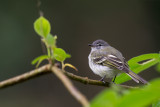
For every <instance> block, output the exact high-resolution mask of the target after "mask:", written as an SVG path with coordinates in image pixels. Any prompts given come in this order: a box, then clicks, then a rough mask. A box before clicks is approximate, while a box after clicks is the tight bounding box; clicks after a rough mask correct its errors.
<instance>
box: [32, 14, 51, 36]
mask: <svg viewBox="0 0 160 107" xmlns="http://www.w3.org/2000/svg"><path fill="white" fill-rule="evenodd" d="M34 30H35V31H36V33H37V34H38V35H40V36H41V37H43V38H46V37H47V35H48V34H49V33H50V31H51V26H50V23H49V21H48V20H47V19H46V18H44V17H43V16H41V17H39V18H38V19H37V20H36V21H35V22H34Z"/></svg>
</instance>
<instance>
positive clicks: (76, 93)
mask: <svg viewBox="0 0 160 107" xmlns="http://www.w3.org/2000/svg"><path fill="white" fill-rule="evenodd" d="M52 72H53V73H54V74H55V75H56V76H57V77H58V78H59V79H60V80H61V81H62V82H63V84H64V86H65V87H66V88H67V89H68V91H69V92H70V93H71V94H72V95H73V96H74V97H75V98H76V99H77V100H78V101H79V102H80V103H81V104H82V105H83V107H89V102H88V100H87V99H86V97H85V96H84V95H83V94H82V93H81V92H80V91H78V90H77V89H76V88H75V87H74V86H73V84H72V82H71V81H70V80H69V79H68V78H67V77H66V75H64V73H63V72H62V70H60V69H58V68H57V67H55V66H53V67H52Z"/></svg>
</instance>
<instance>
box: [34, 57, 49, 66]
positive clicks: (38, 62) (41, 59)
mask: <svg viewBox="0 0 160 107" xmlns="http://www.w3.org/2000/svg"><path fill="white" fill-rule="evenodd" d="M48 58H49V57H48V55H41V56H39V57H37V58H35V59H34V60H33V61H32V62H31V63H32V65H34V64H36V63H37V65H36V67H38V66H39V64H40V63H41V62H42V61H43V60H45V59H48Z"/></svg>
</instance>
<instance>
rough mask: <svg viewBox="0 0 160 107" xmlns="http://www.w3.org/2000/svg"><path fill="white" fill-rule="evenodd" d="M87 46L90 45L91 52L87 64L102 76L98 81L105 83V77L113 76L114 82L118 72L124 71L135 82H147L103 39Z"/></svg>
mask: <svg viewBox="0 0 160 107" xmlns="http://www.w3.org/2000/svg"><path fill="white" fill-rule="evenodd" d="M89 46H91V52H90V54H89V56H88V60H89V66H90V68H91V70H92V71H93V72H94V73H95V74H97V75H99V76H101V77H102V79H101V80H100V81H102V82H104V83H105V81H104V79H105V78H113V82H114V81H115V79H116V76H117V75H118V74H120V73H126V74H127V75H128V76H130V77H131V78H132V79H133V80H134V81H135V82H137V83H139V82H142V83H143V84H147V83H148V82H147V81H146V80H144V79H143V78H141V77H140V76H138V75H137V74H136V73H134V72H132V71H131V70H130V69H129V66H128V64H127V62H126V61H125V58H124V57H123V56H122V54H121V52H119V51H118V50H117V49H115V48H114V47H111V46H110V45H109V44H108V43H107V42H105V41H104V40H96V41H94V42H93V43H92V44H89Z"/></svg>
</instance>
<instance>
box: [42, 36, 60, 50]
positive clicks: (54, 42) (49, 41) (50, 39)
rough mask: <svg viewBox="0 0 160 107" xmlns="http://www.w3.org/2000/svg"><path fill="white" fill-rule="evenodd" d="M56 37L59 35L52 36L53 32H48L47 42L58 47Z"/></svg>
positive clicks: (50, 45)
mask: <svg viewBox="0 0 160 107" xmlns="http://www.w3.org/2000/svg"><path fill="white" fill-rule="evenodd" d="M56 39H57V36H52V34H48V36H47V37H46V39H45V42H46V44H47V45H48V46H49V47H51V48H54V47H56Z"/></svg>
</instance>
